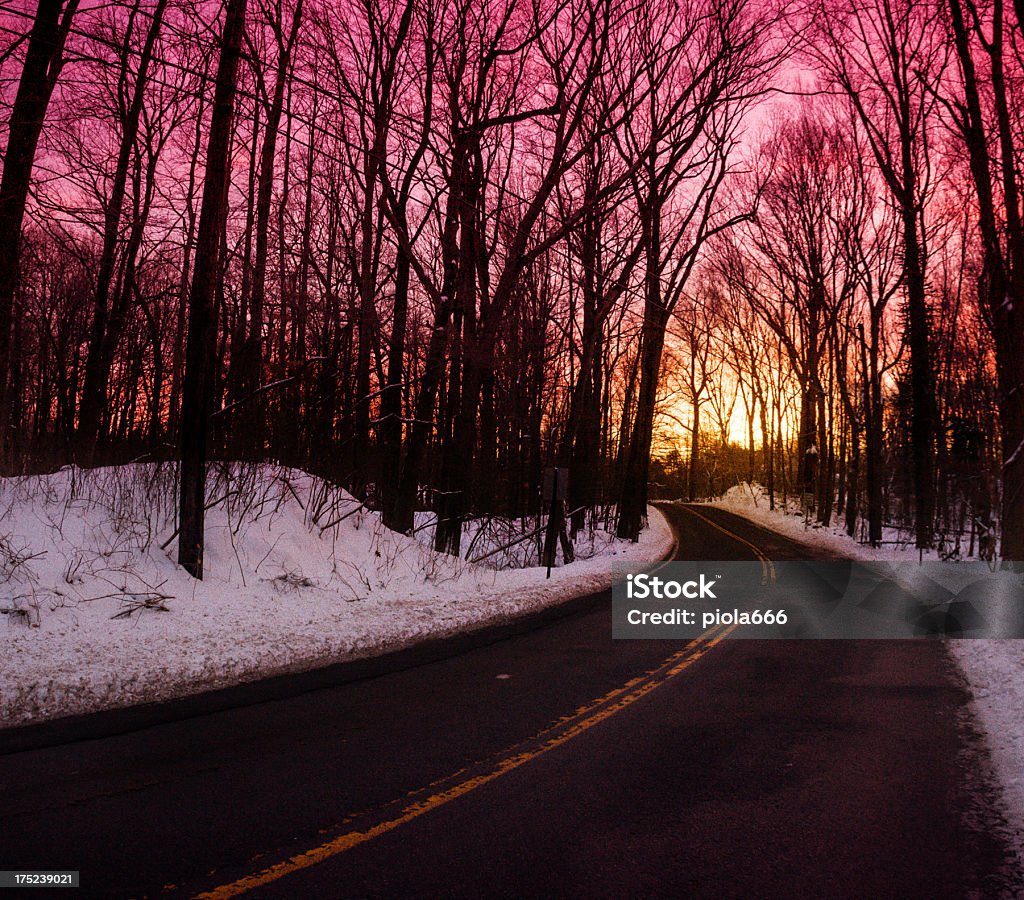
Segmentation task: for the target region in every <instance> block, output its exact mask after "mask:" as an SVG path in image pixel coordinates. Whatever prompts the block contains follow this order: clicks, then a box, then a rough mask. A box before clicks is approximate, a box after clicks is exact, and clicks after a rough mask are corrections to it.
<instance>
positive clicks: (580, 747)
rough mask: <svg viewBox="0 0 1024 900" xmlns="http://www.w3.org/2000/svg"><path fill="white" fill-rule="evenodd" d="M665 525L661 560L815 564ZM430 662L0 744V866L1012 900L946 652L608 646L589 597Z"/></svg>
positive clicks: (505, 887) (188, 881) (214, 880)
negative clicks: (35, 741)
mask: <svg viewBox="0 0 1024 900" xmlns="http://www.w3.org/2000/svg"><path fill="white" fill-rule="evenodd" d="M666 511H667V512H668V514H669V515H670V517H671V519H672V521H673V523H674V525H675V526H676V528H677V530H678V534H679V537H680V546H679V555H680V557H681V558H685V559H712V560H728V559H750V558H752V555H753V553H754V551H753V550H752V546H751V545H753V546H754V547H757V548H758V549H759V550H760V551H761V552H762V553H764V554H765V555H767V556H768V557H770V558H772V559H801V558H806V555H807V551H806V550H805V549H804V548H802V547H801V546H800V545H798V544H795V543H793V542H791V541H788V540H786V539H784V538H781V537H779V536H777V535H773V534H770V533H768V532H766V531H764V530H762V529H760V528H758V527H756V526H754V525H752V524H750V523H747V522H745V521H744V520H741V519H738V518H736V517H734V516H730V515H728V514H727V513H724V512H722V511H719V510H710V509H708V508H706V507H702V508H701V509H700V514H701V515H702V516H705V517H707V518H710V519H712V520H713V521H714V523H715V524H717V525H718V526H720V527H717V528H716V527H714V525H712V524H710V523H709V522H708V521H706V520H705V519H702V518H699V517H698V516H697V515H696V514H695V513H694V512H693V511H691V510H688V509H687V508H685V507H666ZM723 528H724V529H725V531H723V530H721V529H723ZM448 649H449V650H451V651H452V655H449V656H448V657H446V658H433V656H436V654H434V655H433V656H432V657H430V658H424V659H422V660H419V661H417V660H416V658H415V657H409V658H406V659H405V660H404V662H403V664H402V665H401V667H399V670H398V671H393V672H389V673H382V672H371V673H368V674H365V677H358V678H356V680H351V679H347V680H346V679H335V681H338V680H340V681H343V682H344V683H330V684H309V683H305V684H303V683H300V682H296V683H295V685H293V687H294V690H293V691H291V692H290V695H289V691H288V690H287V689H286V687H282V686H281V685H278V686H277V687H276V688H275V689H274V691H273V692H272V693H271V694H270V696H269V697H268V698H264V699H263V700H262V702H257V701H259V700H260V699H261V698H260V697H259V696H258V695H256V694H252V695H249V696H248V697H247V700H246V702H247V704H248V705H245V706H242V707H239V708H234V709H210V710H204V709H202V708H195V709H192V711H191V712H190V713H189V718H184V719H180V720H178V721H159V718H157V719H153V720H152V722H153V724H149V725H148V727H140V728H138V730H134V731H128V732H127V733H123V734H111V735H109V736H105V737H99V738H94V739H88V740H74V739H73V738H74V737H75V736H76V735H75V733H74V731H73V730H71V731H66V732H64V733H63V734H58V733H56V732H54V733H51V735H50V737H51V738H52V739H53V740H57V739H60V740H64V741H66V742H65V743H56V744H54V745H52V746H41V747H37V748H36V749H25V750H16V749H14V750H13V752H7V753H5V754H3V755H0V869H14V868H18V869H77V870H79V871H80V872H81V883H82V887H81V888H80V889H79V890H78V892H77V895H78V896H85V897H103V896H118V897H123V896H136V897H141V896H148V897H158V896H194V895H196V894H199V893H201V892H203V891H214V890H215V889H220V893H214V896H229V895H232V891H238V890H242V889H246V890H245V891H244V895H246V896H253V897H282V898H307V897H310V898H314V897H324V898H342V897H439V896H444V897H563V896H564V897H575V896H579V897H687V896H694V897H712V896H713V897H723V896H724V897H745V898H752V897H782V896H786V897H842V898H846V897H849V898H868V897H870V898H875V897H879V898H880V897H922V898H936V900H937V898H946V897H950V898H961V897H1000V896H1018V895H1019V894H1018V891H1019V890H1020V884H1019V882H1016V881H1015V880H1014V879H1015V877H1016V876H1015V875H1014V874H1013V868H1012V865H1011V861H1010V855H1009V851H1008V849H1007V847H1006V846H1005V845H1004V843H1003V842H1002V840H1001V838H1000V835H1001V834H1002V825H1003V823H1002V822H1001V820H1000V818H999V815H998V813H997V812H996V807H995V804H994V791H993V787H992V785H991V782H990V780H989V779H988V777H987V775H986V765H985V762H986V761H985V758H984V755H983V753H982V752H981V751H980V749H979V745H978V741H977V739H976V736H974V735H973V734H972V733H971V730H970V723H969V721H968V719H967V716H966V708H965V704H966V702H967V693H966V691H965V689H964V687H963V685H962V684H961V683H960V681H959V680H958V677H957V675H956V672H955V669H954V667H953V665H952V663H951V661H950V660H949V658H948V657H947V655H946V652H945V650H944V649H943V647H942V645H941V644H940V643H938V642H932V641H920V642H918V641H913V642H911V641H904V642H886V641H863V642H853V641H845V642H832V641H819V642H813V641H802V642H797V641H764V642H755V641H730V640H722V641H720V642H717V643H712V642H708V641H704V642H701V643H700V644H697V645H693V646H683V645H677V644H673V643H671V642H665V641H615V642H613V641H612V640H611V604H610V597H609V596H607V595H604V596H597V597H594V598H589V599H588V600H586V601H581V602H579V603H577V604H574V605H573V606H572V607H570V608H569V609H568V610H566V611H564V613H563V614H562V615H561V617H558V618H555V617H549V618H547V619H544V620H536V621H534V622H533V623H532V624H531V625H530V626H529V627H528V628H522V629H519V630H513V631H509V632H505V633H497V632H496V633H492V634H490V635H489V636H488V637H487V639H486V640H485V641H483V642H482V645H481V646H475V647H470V646H469V645H468V644H464V645H461V646H459V647H451V648H448ZM666 660H669V662H668V663H665V661H666ZM663 663H665V664H664V665H662V664H663ZM136 724H137V725H143V724H146V723H136ZM82 727H85V726H84V725H83V726H82ZM126 727H127V726H126ZM88 733H89V732H83V734H88ZM93 733H95V732H93ZM54 735H57V736H56V737H54ZM16 746H17V744H10V745H9V746H8V749H9V750H12V749H13V748H15V747H16ZM2 749H3V745H2V743H0V753H2ZM260 873H263V874H260ZM229 886H233V887H231V890H228V889H227V888H228V887H229ZM70 893H71V895H72V896H74V895H75V892H74V891H71V892H70ZM68 894H69V891H68V890H64V891H61V892H59V893H58V892H55V893H54V895H55V896H68ZM25 896H30V897H40V896H44V894H43V892H41V891H37V890H35V889H33V890H31V891H29V892H28V893H27V894H26V895H25Z"/></svg>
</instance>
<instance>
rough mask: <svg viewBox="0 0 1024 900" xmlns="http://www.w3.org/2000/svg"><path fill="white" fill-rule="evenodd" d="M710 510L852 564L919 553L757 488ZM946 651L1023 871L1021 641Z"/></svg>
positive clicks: (738, 490) (746, 488) (732, 493)
mask: <svg viewBox="0 0 1024 900" xmlns="http://www.w3.org/2000/svg"><path fill="white" fill-rule="evenodd" d="M711 505H713V506H719V507H721V508H723V509H727V510H729V511H730V512H734V513H737V514H738V515H741V516H745V517H746V518H748V519H751V520H752V521H754V522H757V523H758V524H759V525H763V526H765V527H766V528H771V529H772V530H774V531H776V532H778V533H780V534H784V535H786V536H787V537H792V538H794V539H795V540H800V541H804V542H805V543H808V544H811V545H812V546H815V547H819V548H821V549H823V550H828V551H830V552H833V553H840V554H843V555H845V556H847V557H850V558H852V559H863V560H878V559H884V560H900V559H905V560H908V561H912V560H916V559H918V551H917V550H916V549H915V548H914V546H913V542H912V541H909V540H907V539H906V536H905V533H904V541H903V542H900V538H899V537H898V535H897V533H896V532H895V530H888V532H887V533H886V534H884V535H883V537H884V538H885V540H887V541H893V542H894V543H890V544H886V545H884V546H883V547H882V548H880V549H874V548H872V547H868V546H864V545H862V544H860V543H858V542H856V541H855V540H853V538H851V537H849V536H848V535H847V534H846V533H845V532H843V531H842V529H841V528H838V527H833V528H823V527H821V526H818V525H816V524H814V523H806V522H805V520H804V517H803V516H802V515H801V514H800V513H799V511H796V512H794V511H792V510H790V511H789V512H788V513H787V512H784V511H782V510H781V509H776V510H774V511H773V510H770V509H769V508H768V498H767V495H766V494H765V492H764V490H763V488H761V487H760V485H756V484H755V485H748V484H741V485H737V486H736V487H733V488H731V489H730V490H729V491H728V492H727V493H726V494H725V496H724V497H722V498H721V499H720V500H716V501H714V502H713V503H712V504H711ZM925 558H931V559H936V558H937V556H936V554H935V553H934V552H932V553H930V554H927V555H926V557H925ZM947 647H948V648H949V650H950V653H951V654H952V655H953V658H954V659H955V660H956V661H957V664H958V665H959V667H960V670H961V672H962V673H963V675H964V677H965V678H966V679H967V683H968V685H969V687H970V691H971V696H972V708H973V712H974V717H975V720H976V724H977V725H978V726H979V727H980V729H981V731H982V733H983V734H984V736H985V741H986V744H987V745H988V749H989V752H990V753H991V758H992V766H993V769H994V771H995V774H996V777H997V778H998V780H999V783H1000V785H1001V787H1002V791H1003V797H1004V800H1005V803H1006V810H1005V812H1006V816H1007V825H1008V828H1009V830H1010V836H1011V840H1012V842H1013V844H1014V846H1015V849H1016V851H1017V858H1018V866H1019V868H1020V869H1021V870H1022V871H1024V641H1013V640H964V641H949V642H948V644H947Z"/></svg>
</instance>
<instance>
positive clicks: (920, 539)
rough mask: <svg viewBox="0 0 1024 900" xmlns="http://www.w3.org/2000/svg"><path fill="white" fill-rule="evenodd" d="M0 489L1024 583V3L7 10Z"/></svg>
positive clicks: (549, 1)
mask: <svg viewBox="0 0 1024 900" xmlns="http://www.w3.org/2000/svg"><path fill="white" fill-rule="evenodd" d="M0 105H2V108H0V148H3V157H2V165H3V174H2V182H0V474H2V475H6V476H14V475H21V474H29V473H41V472H50V471H55V470H56V469H59V468H60V467H62V466H65V465H76V466H80V467H98V466H112V465H121V464H125V463H128V462H136V461H157V462H171V463H174V462H176V461H177V462H180V470H179V491H180V513H179V529H180V538H179V551H178V560H179V562H180V563H181V565H183V566H184V567H185V568H186V569H187V570H188V571H189V572H191V573H192V574H193V575H196V576H197V577H201V576H202V552H203V514H204V510H205V508H206V504H207V502H208V499H209V498H208V497H207V496H206V470H207V466H208V465H209V463H210V461H211V460H242V461H253V462H260V461H274V462H279V463H281V464H284V465H287V466H293V467H296V468H299V469H303V470H306V471H308V472H312V473H315V474H317V475H319V476H321V477H323V478H326V479H328V480H330V481H331V482H333V483H335V484H338V485H341V486H344V488H345V489H346V490H348V491H349V492H351V494H352V495H353V496H354V497H355V498H356V499H357V500H359V501H360V502H361V503H363V504H365V506H366V507H367V508H370V509H373V510H376V511H379V513H380V515H381V517H382V519H383V522H384V524H385V525H387V526H388V527H389V528H391V529H394V530H396V531H398V532H404V533H409V532H410V531H412V529H413V528H414V518H415V515H416V513H417V512H418V511H422V510H432V511H433V512H434V513H436V516H437V526H436V529H435V532H434V538H433V540H434V546H435V549H436V550H438V551H441V552H445V553H449V554H453V555H455V556H458V555H459V554H460V553H462V552H463V551H464V549H465V541H464V533H465V527H466V523H467V522H469V521H470V520H471V519H473V518H475V517H481V516H503V517H508V518H515V517H520V518H522V517H528V516H536V515H539V514H540V512H541V505H542V503H543V502H544V501H543V484H544V479H545V472H546V471H547V470H549V469H551V468H556V469H558V470H559V471H562V470H566V471H567V473H568V490H567V496H566V499H565V503H564V514H565V515H567V516H568V523H569V528H570V530H571V531H572V532H573V533H575V532H576V531H578V530H580V529H584V528H586V527H587V526H588V523H589V522H592V521H593V520H594V519H595V517H606V518H609V517H610V519H611V520H612V521H614V523H615V529H616V531H617V534H618V535H619V536H620V537H622V538H625V539H630V540H636V539H637V536H638V535H639V533H640V530H641V528H642V527H643V525H644V522H645V518H646V511H647V503H648V501H649V500H650V499H653V498H655V497H673V498H680V497H681V498H682V499H687V500H700V499H705V498H707V497H710V496H715V495H717V494H720V493H722V492H723V491H725V490H727V489H728V488H730V487H733V486H734V485H736V484H737V483H739V482H750V483H754V482H757V483H760V484H761V485H762V486H763V487H764V488H765V490H766V492H767V495H768V498H769V502H770V503H771V504H772V505H774V504H775V503H783V504H784V503H786V502H787V501H788V500H789V499H790V498H795V499H797V500H798V501H799V502H800V503H801V504H802V506H803V508H804V510H805V512H806V515H807V516H808V518H809V519H814V520H816V521H818V522H820V523H822V524H832V523H836V522H838V523H841V524H842V525H843V527H845V529H846V530H847V532H848V533H849V534H850V535H853V536H855V537H857V538H858V539H859V540H861V541H863V542H864V543H866V544H871V545H874V546H878V545H879V544H880V543H881V542H882V541H883V536H884V529H885V528H887V527H897V528H900V529H902V530H903V531H905V532H906V533H907V534H908V535H909V540H911V541H912V542H913V543H914V544H915V546H916V547H918V548H921V549H922V550H924V549H925V548H936V549H938V550H939V551H940V552H941V553H942V555H943V556H945V557H950V558H952V557H957V556H975V557H983V558H989V559H991V558H993V557H995V556H997V555H998V556H999V557H1001V558H1003V559H1005V560H1010V561H1014V560H1024V219H1022V217H1024V210H1022V205H1021V191H1022V188H1024V181H1022V169H1021V167H1022V164H1024V3H1022V2H1021V0H1015V3H1014V4H1013V5H1012V6H1007V5H1006V4H1004V2H1003V0H801V2H799V3H789V2H784V0H777V2H776V0H766V2H758V0H657V2H654V3H649V2H632V0H626V2H620V0H118V2H114V3H106V2H98V0H38V3H37V2H35V0H7V2H3V3H0Z"/></svg>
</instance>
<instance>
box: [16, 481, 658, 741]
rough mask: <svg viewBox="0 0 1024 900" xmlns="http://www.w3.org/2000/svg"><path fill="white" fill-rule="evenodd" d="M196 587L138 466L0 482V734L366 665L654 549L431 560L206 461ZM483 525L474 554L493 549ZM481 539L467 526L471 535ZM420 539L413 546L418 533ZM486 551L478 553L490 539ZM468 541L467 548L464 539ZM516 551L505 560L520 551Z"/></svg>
mask: <svg viewBox="0 0 1024 900" xmlns="http://www.w3.org/2000/svg"><path fill="white" fill-rule="evenodd" d="M207 496H208V497H209V498H210V499H211V500H213V501H219V502H215V504H214V505H213V506H212V508H211V509H210V510H209V512H208V513H207V527H206V541H207V546H206V556H205V570H204V579H203V581H201V582H199V581H195V580H194V579H192V578H190V577H189V576H188V575H186V574H185V573H184V572H183V571H182V570H181V569H179V568H178V567H177V566H176V565H175V563H174V561H173V560H174V559H175V558H176V551H177V542H176V539H175V527H174V506H175V498H176V479H175V473H174V468H173V467H171V466H169V465H163V466H157V465H135V466H125V467H119V468H111V469H94V470H89V471H85V470H80V469H76V468H73V467H69V468H65V469H62V470H61V471H60V472H57V473H55V474H52V475H45V476H33V477H27V478H20V479H15V478H9V479H0V727H4V726H11V725H18V724H28V723H31V722H37V721H41V720H44V719H48V718H53V717H58V716H65V715H71V714H76V713H83V712H89V711H94V710H99V709H105V708H112V707H118V706H127V705H131V704H134V703H141V702H149V701H155V700H163V699H169V698H172V697H179V696H183V695H186V694H189V693H196V692H200V691H204V690H209V689H211V688H218V687H225V686H228V685H232V684H238V683H241V682H244V681H250V680H255V679H257V678H261V677H265V676H270V675H276V674H282V673H286V672H295V671H300V670H304V669H310V668H314V667H316V666H318V665H323V664H326V663H328V662H334V661H339V660H344V659H355V658H359V657H365V656H371V655H375V654H380V653H383V652H387V651H390V650H395V649H398V648H401V647H404V646H408V645H410V644H412V643H415V642H417V641H419V640H422V639H424V638H427V637H439V636H444V635H449V634H453V633H456V632H459V631H465V630H468V629H471V628H477V627H482V626H484V625H488V624H492V623H497V622H501V621H505V620H508V619H510V618H513V617H515V616H518V615H521V614H524V613H527V612H530V611H532V610H536V609H539V608H541V607H544V606H547V605H551V604H553V603H557V602H558V601H560V600H564V599H567V598H569V597H571V596H574V595H578V594H581V593H585V592H588V591H591V590H599V589H603V588H606V587H607V586H609V585H610V583H611V568H612V567H611V561H612V560H613V559H614V560H616V561H618V560H652V559H658V558H660V557H662V556H663V555H665V554H666V553H667V552H668V550H669V549H670V548H671V546H672V543H673V537H672V532H671V529H670V528H669V526H668V523H667V522H666V521H665V519H664V517H663V516H662V515H661V513H659V512H657V511H656V510H653V509H652V510H651V515H650V522H651V525H650V527H649V528H648V529H647V530H646V531H645V532H644V534H643V535H642V536H641V540H640V542H639V543H637V544H628V543H624V542H620V541H617V540H615V539H614V538H613V537H612V536H611V535H610V534H608V533H607V532H606V531H604V530H603V529H601V528H600V527H598V528H597V529H596V530H594V531H593V532H591V533H587V532H584V533H581V535H580V537H579V539H578V540H577V544H576V549H577V552H578V554H579V555H580V556H585V557H589V558H586V559H581V560H579V561H577V562H576V563H573V564H572V565H570V566H565V567H559V568H556V569H554V570H553V571H552V573H551V579H550V581H548V580H546V579H545V570H544V569H542V568H539V567H536V566H534V567H531V568H521V569H509V568H501V565H502V564H503V563H504V564H514V563H515V559H514V558H508V554H506V553H504V552H502V553H497V554H494V555H493V556H490V557H489V558H488V559H487V560H486V562H485V563H483V564H473V563H468V562H466V561H464V560H457V559H454V558H452V557H450V556H445V555H441V554H436V553H434V552H433V551H432V550H431V549H430V548H429V546H428V545H427V544H426V543H424V542H422V541H421V540H416V539H413V538H410V537H405V536H403V535H399V534H396V533H395V532H392V531H390V530H388V529H386V528H384V527H383V525H382V524H381V522H380V519H379V517H378V516H377V515H376V514H375V513H373V512H370V511H367V510H366V509H364V508H362V507H361V506H360V505H359V504H358V503H357V502H356V501H355V500H354V499H353V498H352V497H351V496H350V495H348V494H347V493H346V492H345V491H343V490H341V489H338V488H334V487H331V486H328V485H326V484H325V483H324V482H322V481H320V480H319V479H316V478H313V477H312V476H310V475H307V474H305V473H302V472H298V471H295V470H289V469H283V468H276V467H271V466H249V467H239V466H235V467H233V468H231V469H230V470H228V469H226V468H223V467H217V468H215V469H214V470H213V471H211V476H210V483H209V488H208V493H207ZM507 527H508V523H505V524H504V525H503V526H502V527H498V526H496V525H495V524H494V523H490V524H489V525H488V529H487V533H486V534H483V535H482V536H481V538H480V540H478V541H477V544H476V547H475V549H474V552H473V553H472V554H471V556H472V557H473V558H479V557H480V556H481V555H482V554H483V553H485V552H488V551H489V550H490V549H493V547H496V546H500V544H499V543H498V541H499V539H500V536H501V535H503V534H504V533H506V531H507ZM479 530H480V529H477V531H479ZM423 536H424V535H423V534H420V535H418V537H420V538H423ZM488 542H490V544H489V543H488ZM466 546H468V544H467V545H466ZM526 552H527V551H525V550H524V549H523V548H522V547H517V548H516V553H518V554H520V555H522V554H525V553H526Z"/></svg>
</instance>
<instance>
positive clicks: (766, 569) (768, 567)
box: [683, 506, 775, 581]
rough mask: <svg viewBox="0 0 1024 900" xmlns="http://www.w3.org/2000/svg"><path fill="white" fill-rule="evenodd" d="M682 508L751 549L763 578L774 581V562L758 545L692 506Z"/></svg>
mask: <svg viewBox="0 0 1024 900" xmlns="http://www.w3.org/2000/svg"><path fill="white" fill-rule="evenodd" d="M683 509H685V510H686V511H687V512H689V513H693V515H695V516H696V517H697V518H698V519H701V520H702V521H704V522H707V524H708V525H710V526H711V527H712V528H717V529H718V530H719V531H721V532H722V534H725V535H728V536H729V537H731V538H732V539H733V540H734V541H739V542H740V543H741V544H743V545H744V546H746V547H749V548H750V549H751V550H752V551H753V553H754V556H756V557H757V559H758V560H759V561H760V562H761V571H762V572H763V573H764V575H765V578H766V579H768V578H770V579H771V580H772V581H775V564H774V563H773V562H772V561H771V560H770V559H769V558H768V557H767V556H765V554H764V553H763V552H762V551H761V548H760V547H758V546H756V545H755V544H752V543H751V542H750V541H748V540H747V539H746V538H741V537H740V536H739V535H738V534H734V533H733V532H731V531H730V530H729V529H728V528H726V527H724V526H723V525H719V524H718V523H717V522H715V521H714V520H713V519H709V518H708V517H707V516H705V515H703V514H702V513H699V512H697V510H695V509H694V508H693V507H692V506H684V507H683Z"/></svg>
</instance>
